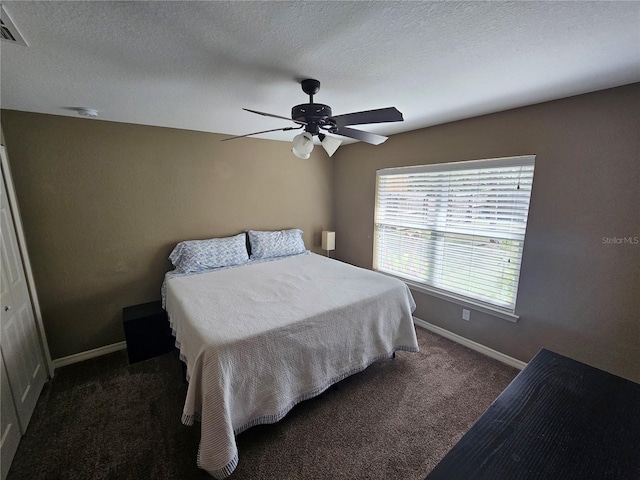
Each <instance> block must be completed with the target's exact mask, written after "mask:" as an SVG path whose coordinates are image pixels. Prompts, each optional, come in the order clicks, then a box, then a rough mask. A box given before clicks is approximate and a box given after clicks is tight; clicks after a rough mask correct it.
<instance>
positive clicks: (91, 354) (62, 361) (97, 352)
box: [53, 342, 127, 368]
mask: <svg viewBox="0 0 640 480" xmlns="http://www.w3.org/2000/svg"><path fill="white" fill-rule="evenodd" d="M125 348H127V342H118V343H113V344H111V345H105V346H104V347H99V348H94V349H93V350H87V351H86V352H80V353H75V354H73V355H69V356H67V357H60V358H56V359H55V360H54V361H53V367H54V368H59V367H64V366H65V365H71V364H72V363H78V362H82V361H84V360H89V359H90V358H95V357H100V356H102V355H107V354H108V353H113V352H117V351H119V350H124V349H125Z"/></svg>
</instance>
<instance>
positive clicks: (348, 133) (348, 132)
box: [333, 127, 389, 145]
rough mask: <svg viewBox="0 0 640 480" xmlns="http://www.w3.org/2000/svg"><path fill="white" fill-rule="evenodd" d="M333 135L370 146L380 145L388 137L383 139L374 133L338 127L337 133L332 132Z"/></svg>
mask: <svg viewBox="0 0 640 480" xmlns="http://www.w3.org/2000/svg"><path fill="white" fill-rule="evenodd" d="M333 133H334V134H335V135H342V136H343V137H349V138H353V139H355V140H361V141H363V142H365V143H370V144H371V145H380V144H381V143H384V142H386V141H387V139H388V138H389V137H383V136H382V135H378V134H376V133H370V132H363V131H362V130H356V129H355V128H348V127H339V128H338V131H337V132H333Z"/></svg>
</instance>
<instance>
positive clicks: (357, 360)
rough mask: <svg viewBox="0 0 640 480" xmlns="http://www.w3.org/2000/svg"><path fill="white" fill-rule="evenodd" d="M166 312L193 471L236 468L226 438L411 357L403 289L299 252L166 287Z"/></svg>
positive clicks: (173, 280) (413, 345)
mask: <svg viewBox="0 0 640 480" xmlns="http://www.w3.org/2000/svg"><path fill="white" fill-rule="evenodd" d="M165 287H166V299H165V302H166V309H167V312H168V313H169V319H170V322H171V325H172V328H173V330H174V332H175V335H176V340H177V344H178V345H179V347H180V352H181V356H182V358H183V360H185V362H186V364H187V377H188V379H189V388H188V391H187V398H186V401H185V405H184V411H183V418H182V421H183V423H185V424H187V425H191V424H193V421H194V419H200V420H201V422H202V425H201V439H200V449H199V452H198V465H199V466H200V468H203V469H205V470H206V471H207V472H209V474H211V475H213V476H214V477H215V478H220V479H221V478H225V477H227V476H229V475H230V474H231V473H232V472H233V470H234V469H235V468H236V466H237V463H238V450H237V448H236V443H235V435H236V434H238V433H240V432H242V431H244V430H246V429H247V428H249V427H251V426H253V425H257V424H262V423H273V422H277V421H278V420H280V419H281V418H282V417H284V416H285V415H286V413H287V412H288V411H289V410H290V409H291V408H292V407H293V406H294V405H295V404H296V403H298V402H300V401H302V400H305V399H307V398H311V397H313V396H315V395H318V394H320V393H322V392H323V391H324V390H326V389H327V388H328V387H329V386H330V385H332V384H333V383H335V382H337V381H339V380H342V379H343V378H346V377H347V376H349V375H351V374H353V373H356V372H359V371H361V370H363V369H365V368H366V367H367V366H368V365H370V364H371V363H373V362H375V361H376V360H379V359H382V358H387V357H389V356H391V355H392V353H393V352H394V351H396V350H407V351H412V352H416V351H418V344H417V340H416V334H415V329H414V326H413V321H412V316H411V313H412V312H413V310H414V309H415V303H414V300H413V297H412V296H411V293H410V291H409V289H408V287H407V286H406V285H405V284H404V283H403V282H401V281H399V280H396V279H394V278H391V277H388V276H385V275H382V274H379V273H375V272H372V271H370V270H365V269H361V268H357V267H354V266H352V265H348V264H345V263H341V262H339V261H336V260H331V259H328V258H325V257H322V256H320V255H316V254H308V255H301V256H296V257H288V258H284V259H281V260H277V261H273V262H266V263H259V264H254V265H246V266H242V267H238V268H231V269H227V270H221V271H213V272H210V273H200V274H196V275H189V276H177V277H170V276H169V277H168V278H167V279H166V285H165Z"/></svg>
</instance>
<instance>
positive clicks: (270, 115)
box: [243, 108, 307, 125]
mask: <svg viewBox="0 0 640 480" xmlns="http://www.w3.org/2000/svg"><path fill="white" fill-rule="evenodd" d="M243 110H246V111H247V112H251V113H257V114H258V115H263V116H265V117H273V118H281V119H282V120H289V121H290V122H295V123H298V124H300V125H306V124H307V122H303V121H301V120H294V119H293V118H290V117H283V116H282V115H274V114H273V113H265V112H259V111H257V110H250V109H248V108H243Z"/></svg>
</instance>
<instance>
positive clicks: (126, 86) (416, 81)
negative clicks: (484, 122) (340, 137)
mask: <svg viewBox="0 0 640 480" xmlns="http://www.w3.org/2000/svg"><path fill="white" fill-rule="evenodd" d="M3 5H4V8H5V9H6V11H7V12H8V13H9V15H10V16H11V18H12V19H13V22H14V23H15V25H16V26H17V28H18V29H19V30H20V32H21V33H22V35H23V36H24V37H25V39H26V41H27V43H28V44H29V46H28V47H23V46H19V45H14V44H10V43H7V42H4V41H3V42H1V52H0V53H1V62H2V63H1V102H2V104H1V105H2V108H6V109H14V110H24V111H30V112H41V113H50V114H56V115H73V116H75V115H77V113H76V112H75V111H74V110H73V108H76V107H89V108H93V109H97V110H98V112H99V118H101V119H103V120H111V121H118V122H129V123H138V124H145V125H158V126H166V127H175V128H184V129H190V130H200V131H207V132H218V133H225V134H233V135H240V134H245V133H249V132H254V131H259V130H265V129H269V128H278V127H286V126H290V125H291V124H290V123H288V122H287V121H286V120H278V119H274V118H267V117H261V116H258V115H255V114H251V113H248V112H245V111H243V110H242V107H247V108H251V109H255V110H260V111H265V112H270V113H274V114H277V115H284V116H289V115H290V112H291V107H292V106H294V105H296V104H299V103H307V101H308V97H307V96H306V95H305V94H304V93H303V92H302V90H301V88H300V85H299V83H298V82H299V80H301V79H303V78H317V79H318V80H320V81H321V83H322V87H321V89H320V92H319V93H318V94H317V95H316V96H315V101H316V102H320V103H325V104H328V105H330V106H331V107H332V108H333V113H334V114H342V113H348V112H352V111H358V110H369V109H374V108H382V107H388V106H395V107H397V108H398V109H399V110H400V111H401V112H403V113H404V118H405V121H404V122H402V123H398V124H386V125H372V126H363V127H358V128H361V129H363V130H368V131H372V132H375V133H380V134H384V135H390V134H394V133H398V132H402V131H407V130H414V129H417V128H422V127H425V126H430V125H435V124H439V123H444V122H447V121H452V120H458V119H462V118H468V117H472V116H476V115H480V114H485V113H491V112H495V111H500V110H505V109H508V108H514V107H519V106H524V105H529V104H533V103H538V102H542V101H547V100H552V99H556V98H561V97H566V96H570V95H575V94H580V93H586V92H590V91H595V90H600V89H604V88H609V87H614V86H618V85H624V84H628V83H632V82H637V81H640V2H635V1H632V2H608V1H607V2H550V1H544V2H478V1H473V2H392V1H377V2H361V1H358V2H347V1H340V2H326V1H301V2H297V1H296V2H290V1H274V2H271V1H262V2H238V1H234V2H195V1H183V2H152V1H145V2H142V1H139V2H135V1H134V2H112V1H103V2H101V1H86V2H83V1H74V2H50V1H46V2H36V1H29V2H21V1H7V2H3ZM294 134H295V133H294V132H277V133H272V134H266V135H262V136H261V137H262V138H270V139H276V140H290V139H291V138H292V137H293V135H294ZM235 141H244V140H235Z"/></svg>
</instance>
